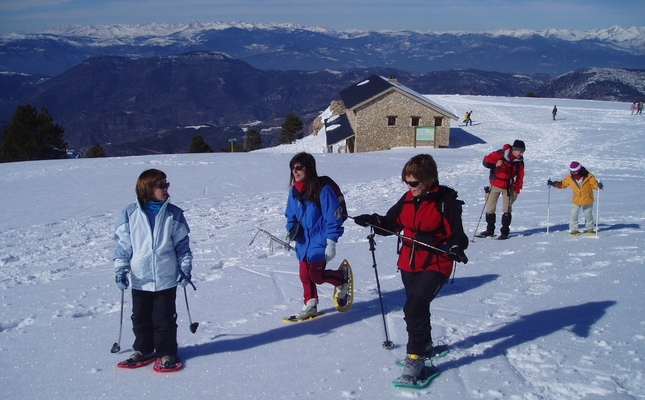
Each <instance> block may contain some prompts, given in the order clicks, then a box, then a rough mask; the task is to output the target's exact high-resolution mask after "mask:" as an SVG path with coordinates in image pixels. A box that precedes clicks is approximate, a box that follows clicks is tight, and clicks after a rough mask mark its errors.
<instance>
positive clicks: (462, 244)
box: [354, 154, 468, 383]
mask: <svg viewBox="0 0 645 400" xmlns="http://www.w3.org/2000/svg"><path fill="white" fill-rule="evenodd" d="M401 180H402V181H403V182H405V184H406V185H407V186H408V191H407V192H406V193H405V194H404V195H403V196H402V197H401V198H400V199H399V201H398V202H397V203H396V204H395V205H394V206H392V207H391V208H390V209H389V210H388V212H387V214H385V215H384V216H383V215H379V214H371V215H369V214H363V215H359V216H357V217H355V218H354V222H356V223H357V224H358V225H361V226H372V227H374V228H375V232H376V233H378V234H380V235H384V236H388V235H391V234H394V233H399V232H401V231H403V235H402V236H399V241H400V242H399V260H398V263H397V267H398V269H399V270H400V271H401V279H402V281H403V286H404V287H405V294H406V298H407V300H406V303H405V306H404V307H403V313H404V315H405V322H406V328H407V331H408V343H407V357H406V361H405V368H404V370H403V374H402V376H401V378H400V379H401V380H403V381H406V382H412V383H415V382H416V381H417V379H419V378H420V377H423V376H424V375H427V371H424V368H428V367H425V360H426V359H427V358H430V357H432V355H434V353H436V350H437V349H434V348H433V345H432V336H431V334H430V333H431V325H430V302H431V301H432V300H433V299H434V298H435V297H436V296H437V294H438V293H439V291H440V290H441V288H442V287H443V285H444V284H445V283H446V281H447V280H448V278H449V277H450V274H452V269H453V263H454V261H458V262H463V263H467V262H468V258H467V257H466V255H465V254H464V249H466V248H467V247H468V238H467V237H466V234H465V233H464V230H463V226H462V222H461V202H460V201H459V200H457V192H456V191H454V190H453V189H451V188H449V187H446V186H440V185H439V176H438V171H437V164H436V163H435V161H434V159H433V158H432V156H430V155H428V154H420V155H417V156H414V157H412V158H411V159H410V160H409V161H408V162H407V163H406V164H405V166H404V167H403V171H402V172H401ZM379 228H382V229H379ZM409 238H412V239H415V241H419V242H423V243H426V244H428V245H429V246H432V247H426V246H423V245H419V244H418V243H415V242H412V241H410V240H409ZM432 368H434V367H432Z"/></svg>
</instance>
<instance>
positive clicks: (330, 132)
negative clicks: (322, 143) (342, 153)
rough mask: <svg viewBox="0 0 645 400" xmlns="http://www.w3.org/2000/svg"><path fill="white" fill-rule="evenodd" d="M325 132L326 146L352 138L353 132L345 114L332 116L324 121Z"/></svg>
mask: <svg viewBox="0 0 645 400" xmlns="http://www.w3.org/2000/svg"><path fill="white" fill-rule="evenodd" d="M325 132H326V133H327V146H332V145H334V144H336V143H338V142H340V141H343V140H345V139H347V138H350V137H352V136H354V130H353V129H352V126H351V125H350V124H349V120H348V119H347V115H346V114H341V115H334V116H332V117H331V118H329V119H326V120H325Z"/></svg>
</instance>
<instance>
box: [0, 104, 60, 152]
mask: <svg viewBox="0 0 645 400" xmlns="http://www.w3.org/2000/svg"><path fill="white" fill-rule="evenodd" d="M64 133H65V128H63V127H62V126H60V125H59V124H57V123H55V122H54V119H53V118H52V116H51V115H49V111H48V110H47V109H46V108H45V107H43V108H42V109H41V110H40V113H39V112H38V110H36V109H35V108H34V107H32V106H31V105H29V104H27V105H25V106H19V107H18V109H17V110H16V112H15V113H14V114H13V117H12V120H11V124H10V125H9V126H7V127H6V128H5V129H4V131H3V132H2V146H0V162H14V161H30V160H51V159H58V158H65V157H66V156H67V142H65V141H64V140H63V134H64Z"/></svg>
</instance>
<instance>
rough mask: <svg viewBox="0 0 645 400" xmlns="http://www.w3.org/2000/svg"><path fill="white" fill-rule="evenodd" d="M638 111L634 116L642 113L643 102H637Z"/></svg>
mask: <svg viewBox="0 0 645 400" xmlns="http://www.w3.org/2000/svg"><path fill="white" fill-rule="evenodd" d="M637 108H638V111H636V114H642V113H643V102H642V101H639V102H638V107H637Z"/></svg>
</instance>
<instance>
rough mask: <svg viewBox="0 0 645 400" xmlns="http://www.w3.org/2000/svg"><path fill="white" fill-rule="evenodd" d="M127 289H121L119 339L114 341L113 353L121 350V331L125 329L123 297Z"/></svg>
mask: <svg viewBox="0 0 645 400" xmlns="http://www.w3.org/2000/svg"><path fill="white" fill-rule="evenodd" d="M124 292H125V290H122V291H121V318H120V320H119V341H118V342H114V344H113V345H112V350H110V352H111V353H118V352H120V351H121V332H122V331H123V297H124V296H125V294H124Z"/></svg>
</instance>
